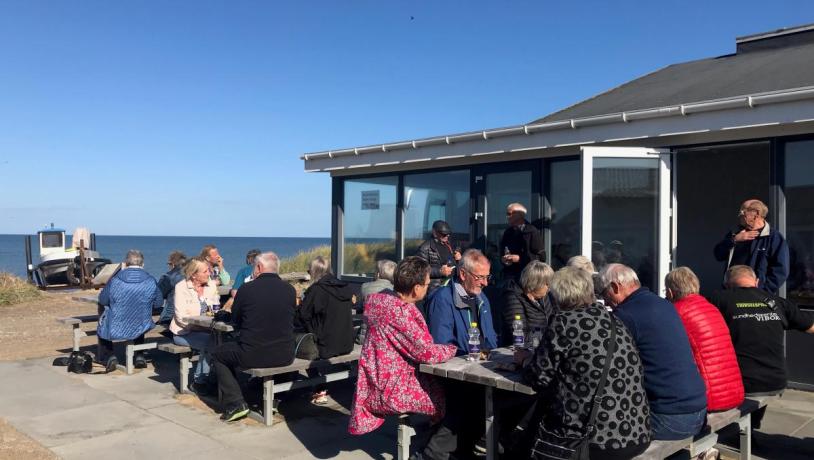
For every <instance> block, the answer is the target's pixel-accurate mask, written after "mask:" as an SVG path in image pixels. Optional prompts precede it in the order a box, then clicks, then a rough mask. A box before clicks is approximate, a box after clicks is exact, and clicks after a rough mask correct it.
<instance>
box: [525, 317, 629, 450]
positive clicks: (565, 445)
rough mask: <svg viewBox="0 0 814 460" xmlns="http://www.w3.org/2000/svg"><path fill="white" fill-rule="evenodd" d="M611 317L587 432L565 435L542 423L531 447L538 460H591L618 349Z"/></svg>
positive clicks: (586, 427) (586, 428)
mask: <svg viewBox="0 0 814 460" xmlns="http://www.w3.org/2000/svg"><path fill="white" fill-rule="evenodd" d="M610 317H611V335H610V342H609V344H608V353H607V355H606V356H605V367H604V368H603V369H602V378H600V379H599V385H598V386H597V387H596V393H594V397H593V403H592V404H591V414H590V415H589V416H588V422H587V423H586V425H585V433H583V434H582V436H565V435H559V434H556V433H554V432H552V431H549V430H547V429H546V427H545V425H544V423H542V422H541V423H540V425H539V426H538V427H537V436H536V439H535V441H534V446H533V447H532V448H531V458H533V459H536V460H542V459H545V460H589V459H590V451H589V445H590V441H591V437H592V436H593V435H594V432H595V431H596V425H594V421H595V420H596V414H597V412H598V411H599V405H600V403H601V402H602V393H603V392H604V391H605V383H606V382H607V380H608V372H609V371H610V363H611V360H612V358H613V353H614V351H616V318H614V317H613V314H611V315H610Z"/></svg>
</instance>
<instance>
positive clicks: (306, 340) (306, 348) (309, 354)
mask: <svg viewBox="0 0 814 460" xmlns="http://www.w3.org/2000/svg"><path fill="white" fill-rule="evenodd" d="M294 341H295V342H296V343H297V346H296V347H295V348H294V356H295V357H296V358H299V359H307V360H308V361H313V360H315V359H317V358H319V350H318V349H317V341H316V336H314V334H312V333H310V332H295V333H294Z"/></svg>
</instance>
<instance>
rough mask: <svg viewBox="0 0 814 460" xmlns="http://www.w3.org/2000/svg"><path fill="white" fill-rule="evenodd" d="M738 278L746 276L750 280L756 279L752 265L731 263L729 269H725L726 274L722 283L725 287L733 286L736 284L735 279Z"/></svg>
mask: <svg viewBox="0 0 814 460" xmlns="http://www.w3.org/2000/svg"><path fill="white" fill-rule="evenodd" d="M740 278H748V279H751V280H756V279H757V275H756V274H755V271H754V270H753V269H752V267H750V266H748V265H733V266H731V267H729V270H727V271H726V276H725V277H724V284H726V285H727V287H735V286H737V284H736V283H735V281H736V280H738V279H740Z"/></svg>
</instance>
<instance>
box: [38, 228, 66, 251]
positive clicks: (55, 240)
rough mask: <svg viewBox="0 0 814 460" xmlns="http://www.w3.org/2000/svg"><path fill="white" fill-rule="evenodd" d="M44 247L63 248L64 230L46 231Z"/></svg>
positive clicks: (43, 238)
mask: <svg viewBox="0 0 814 460" xmlns="http://www.w3.org/2000/svg"><path fill="white" fill-rule="evenodd" d="M42 247H44V248H61V247H63V243H62V232H44V233H43V234H42Z"/></svg>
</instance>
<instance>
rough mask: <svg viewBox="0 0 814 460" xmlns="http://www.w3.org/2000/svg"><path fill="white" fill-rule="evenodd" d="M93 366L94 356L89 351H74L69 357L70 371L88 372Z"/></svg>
mask: <svg viewBox="0 0 814 460" xmlns="http://www.w3.org/2000/svg"><path fill="white" fill-rule="evenodd" d="M92 368H93V356H91V354H90V353H88V352H87V351H72V352H71V356H69V357H68V372H73V373H75V374H88V373H90V370H91V369H92Z"/></svg>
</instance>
